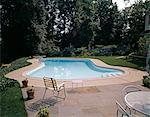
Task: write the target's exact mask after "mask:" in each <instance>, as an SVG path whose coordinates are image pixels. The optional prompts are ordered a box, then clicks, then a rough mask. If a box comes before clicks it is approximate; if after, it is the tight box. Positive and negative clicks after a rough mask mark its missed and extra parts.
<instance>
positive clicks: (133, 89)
mask: <svg viewBox="0 0 150 117" xmlns="http://www.w3.org/2000/svg"><path fill="white" fill-rule="evenodd" d="M136 91H142V90H141V89H140V88H139V87H138V86H135V85H128V86H125V87H124V88H123V89H122V94H123V96H125V95H126V94H128V93H131V92H136Z"/></svg>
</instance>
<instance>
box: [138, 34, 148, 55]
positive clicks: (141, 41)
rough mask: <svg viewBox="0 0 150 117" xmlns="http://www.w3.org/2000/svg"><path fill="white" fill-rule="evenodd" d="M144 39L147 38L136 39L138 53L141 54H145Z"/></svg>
mask: <svg viewBox="0 0 150 117" xmlns="http://www.w3.org/2000/svg"><path fill="white" fill-rule="evenodd" d="M146 39H147V38H142V37H141V38H140V39H139V41H138V49H139V51H138V54H139V55H142V56H146V55H147V48H146Z"/></svg>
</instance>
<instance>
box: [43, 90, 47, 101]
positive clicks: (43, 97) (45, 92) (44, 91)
mask: <svg viewBox="0 0 150 117" xmlns="http://www.w3.org/2000/svg"><path fill="white" fill-rule="evenodd" d="M46 91H47V89H46V88H45V91H44V94H43V99H44V97H45V94H46Z"/></svg>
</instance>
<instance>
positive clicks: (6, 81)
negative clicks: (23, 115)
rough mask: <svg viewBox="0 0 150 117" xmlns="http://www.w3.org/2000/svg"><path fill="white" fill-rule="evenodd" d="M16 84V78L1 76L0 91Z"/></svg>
mask: <svg viewBox="0 0 150 117" xmlns="http://www.w3.org/2000/svg"><path fill="white" fill-rule="evenodd" d="M16 84H17V82H16V80H13V79H7V78H4V77H1V81H0V91H5V90H7V89H8V88H10V87H13V86H15V85H16Z"/></svg>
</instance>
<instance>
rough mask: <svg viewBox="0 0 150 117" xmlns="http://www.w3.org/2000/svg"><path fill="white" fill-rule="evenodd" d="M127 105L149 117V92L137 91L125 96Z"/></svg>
mask: <svg viewBox="0 0 150 117" xmlns="http://www.w3.org/2000/svg"><path fill="white" fill-rule="evenodd" d="M125 102H126V104H127V106H129V107H130V108H133V109H134V110H136V111H139V112H140V113H143V114H144V115H147V116H148V117H150V92H149V91H137V92H131V93H128V94H127V95H126V96H125Z"/></svg>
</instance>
